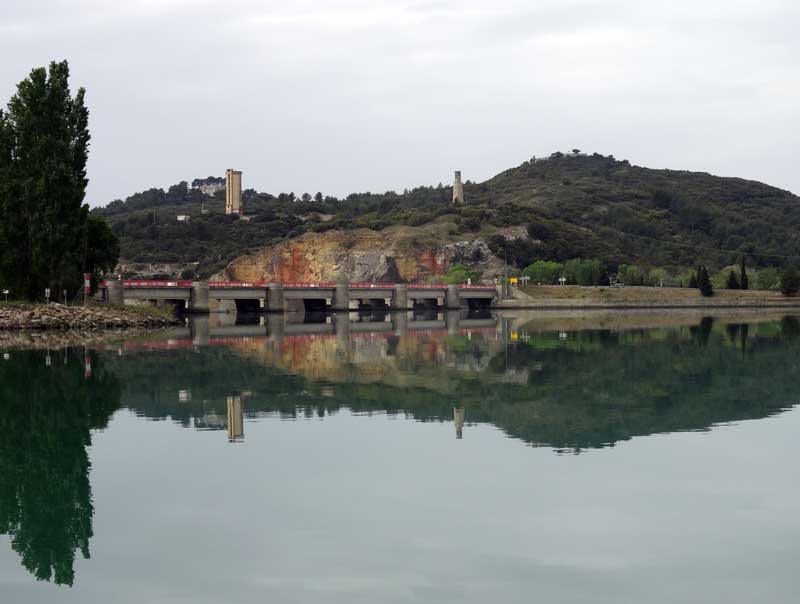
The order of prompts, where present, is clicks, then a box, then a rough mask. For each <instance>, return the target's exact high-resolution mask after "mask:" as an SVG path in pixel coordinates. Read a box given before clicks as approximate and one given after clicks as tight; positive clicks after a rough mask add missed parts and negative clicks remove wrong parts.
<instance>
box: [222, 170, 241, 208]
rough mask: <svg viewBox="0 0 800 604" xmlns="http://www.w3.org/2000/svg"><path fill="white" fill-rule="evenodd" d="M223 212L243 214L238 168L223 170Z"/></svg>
mask: <svg viewBox="0 0 800 604" xmlns="http://www.w3.org/2000/svg"><path fill="white" fill-rule="evenodd" d="M225 213H226V214H238V215H239V216H242V215H243V214H244V205H242V172H241V171H240V170H231V169H230V168H228V169H227V170H225Z"/></svg>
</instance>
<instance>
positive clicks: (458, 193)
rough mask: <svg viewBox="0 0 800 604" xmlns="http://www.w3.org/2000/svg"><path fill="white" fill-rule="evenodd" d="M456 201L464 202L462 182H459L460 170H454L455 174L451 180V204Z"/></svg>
mask: <svg viewBox="0 0 800 604" xmlns="http://www.w3.org/2000/svg"><path fill="white" fill-rule="evenodd" d="M457 203H464V183H462V182H461V171H460V170H456V176H455V179H454V180H453V205H455V204H457Z"/></svg>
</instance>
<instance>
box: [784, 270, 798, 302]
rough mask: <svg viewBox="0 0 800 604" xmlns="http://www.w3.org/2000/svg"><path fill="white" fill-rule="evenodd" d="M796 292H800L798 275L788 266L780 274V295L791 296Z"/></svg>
mask: <svg viewBox="0 0 800 604" xmlns="http://www.w3.org/2000/svg"><path fill="white" fill-rule="evenodd" d="M798 290H800V274H798V272H797V270H795V268H794V267H791V266H790V267H789V268H787V269H786V270H784V271H783V272H782V273H781V293H783V295H784V296H793V295H794V294H796V293H797V292H798Z"/></svg>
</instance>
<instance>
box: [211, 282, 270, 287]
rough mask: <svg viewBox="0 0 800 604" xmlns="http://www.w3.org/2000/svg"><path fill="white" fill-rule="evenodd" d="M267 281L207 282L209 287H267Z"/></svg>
mask: <svg viewBox="0 0 800 604" xmlns="http://www.w3.org/2000/svg"><path fill="white" fill-rule="evenodd" d="M268 285H269V282H267V281H209V282H208V286H209V287H267V286H268Z"/></svg>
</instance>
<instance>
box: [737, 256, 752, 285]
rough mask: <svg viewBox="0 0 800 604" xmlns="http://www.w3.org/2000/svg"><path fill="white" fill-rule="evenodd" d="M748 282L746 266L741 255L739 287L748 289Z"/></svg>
mask: <svg viewBox="0 0 800 604" xmlns="http://www.w3.org/2000/svg"><path fill="white" fill-rule="evenodd" d="M749 288H750V283H749V281H748V280H747V267H746V266H745V261H744V256H742V263H741V267H740V269H739V289H749Z"/></svg>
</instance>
